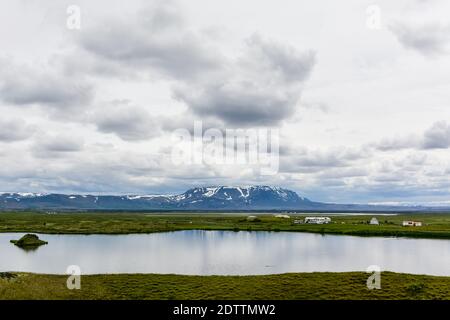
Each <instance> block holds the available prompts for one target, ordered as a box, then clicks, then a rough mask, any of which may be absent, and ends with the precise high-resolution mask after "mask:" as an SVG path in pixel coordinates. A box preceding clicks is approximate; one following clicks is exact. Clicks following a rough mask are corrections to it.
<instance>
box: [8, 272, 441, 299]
mask: <svg viewBox="0 0 450 320" xmlns="http://www.w3.org/2000/svg"><path fill="white" fill-rule="evenodd" d="M368 276H369V274H366V273H361V272H347V273H328V272H327V273H291V274H280V275H267V276H183V275H156V274H146V275H143V274H134V275H131V274H119V275H91V276H87V275H86V276H82V278H81V289H80V290H69V289H67V287H66V281H67V276H60V275H38V274H30V273H13V274H1V273H0V299H155V300H161V299H169V300H173V299H186V300H196V299H237V300H245V299H249V300H263V299H269V300H283V299H290V300H303V299H310V300H312V299H314V300H315V299H328V300H330V299H333V300H335V299H352V300H358V299H390V300H397V299H415V300H417V299H432V300H438V299H444V300H449V299H450V277H432V276H423V275H409V274H399V273H391V272H383V273H382V274H381V289H379V290H377V289H373V290H369V289H368V288H367V286H366V281H367V277H368Z"/></svg>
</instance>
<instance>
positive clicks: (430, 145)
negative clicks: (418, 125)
mask: <svg viewBox="0 0 450 320" xmlns="http://www.w3.org/2000/svg"><path fill="white" fill-rule="evenodd" d="M422 145H423V148H424V149H447V148H449V147H450V125H449V124H448V123H447V122H445V121H439V122H436V123H435V124H434V125H433V126H432V127H431V128H429V129H428V130H426V131H425V133H424V139H423V144H422Z"/></svg>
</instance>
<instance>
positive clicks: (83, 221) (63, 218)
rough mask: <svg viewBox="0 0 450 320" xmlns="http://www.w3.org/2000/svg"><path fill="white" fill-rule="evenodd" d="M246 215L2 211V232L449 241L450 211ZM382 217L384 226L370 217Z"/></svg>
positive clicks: (0, 214) (0, 227)
mask: <svg viewBox="0 0 450 320" xmlns="http://www.w3.org/2000/svg"><path fill="white" fill-rule="evenodd" d="M248 215H249V214H248V213H242V214H235V213H233V214H193V213H190V214H188V213H180V214H175V213H100V212H96V213H92V212H90V213H56V214H54V213H52V214H47V213H40V212H0V232H3V233H4V232H31V233H44V234H128V233H153V232H167V231H178V230H193V229H195V230H231V231H293V232H313V233H321V234H337V235H339V234H340V235H356V236H389V237H414V238H438V239H450V214H449V213H423V214H417V213H411V214H398V215H389V216H386V215H380V214H376V213H374V214H367V215H333V214H325V215H327V216H331V218H332V223H330V224H326V225H309V224H294V223H293V221H294V220H295V219H303V218H304V217H305V216H314V215H318V214H300V213H299V214H289V215H290V216H291V219H283V218H276V217H274V215H273V214H257V213H251V215H256V216H258V219H257V221H248V220H247V219H246V217H247V216H248ZM372 217H377V219H378V220H379V221H380V225H370V224H368V221H369V220H370V219H371V218H372ZM403 220H416V221H421V222H422V223H423V224H424V225H423V226H422V227H403V226H402V225H401V224H402V221H403Z"/></svg>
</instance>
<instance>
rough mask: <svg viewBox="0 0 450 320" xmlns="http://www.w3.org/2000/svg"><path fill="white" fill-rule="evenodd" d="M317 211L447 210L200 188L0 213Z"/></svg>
mask: <svg viewBox="0 0 450 320" xmlns="http://www.w3.org/2000/svg"><path fill="white" fill-rule="evenodd" d="M24 209H35V210H46V211H49V210H50V211H51V210H128V211H133V210H136V211H137V210H172V211H176V210H180V211H182V210H194V211H226V210H232V211H238V210H313V211H338V212H350V211H358V212H359V211H361V212H362V211H397V212H399V211H423V210H427V211H428V210H441V211H442V210H450V206H446V207H430V206H394V205H383V204H378V205H370V204H369V205H365V204H335V203H322V202H314V201H311V200H309V199H307V198H304V197H300V196H299V195H298V194H297V193H295V192H294V191H291V190H288V189H283V188H278V187H269V186H245V187H232V186H216V187H199V188H192V189H189V190H187V191H186V192H184V193H182V194H177V195H123V196H114V195H110V196H102V195H78V194H53V193H49V194H45V193H0V210H24Z"/></svg>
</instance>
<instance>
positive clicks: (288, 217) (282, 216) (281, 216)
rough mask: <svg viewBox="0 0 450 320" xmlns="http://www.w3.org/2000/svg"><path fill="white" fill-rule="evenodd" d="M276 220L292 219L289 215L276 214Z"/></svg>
mask: <svg viewBox="0 0 450 320" xmlns="http://www.w3.org/2000/svg"><path fill="white" fill-rule="evenodd" d="M275 218H283V219H290V218H291V217H290V216H288V215H287V214H276V215H275Z"/></svg>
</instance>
